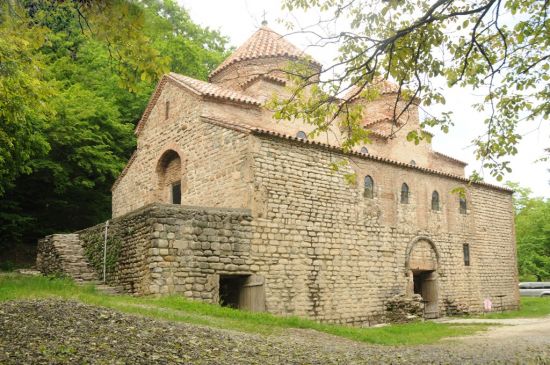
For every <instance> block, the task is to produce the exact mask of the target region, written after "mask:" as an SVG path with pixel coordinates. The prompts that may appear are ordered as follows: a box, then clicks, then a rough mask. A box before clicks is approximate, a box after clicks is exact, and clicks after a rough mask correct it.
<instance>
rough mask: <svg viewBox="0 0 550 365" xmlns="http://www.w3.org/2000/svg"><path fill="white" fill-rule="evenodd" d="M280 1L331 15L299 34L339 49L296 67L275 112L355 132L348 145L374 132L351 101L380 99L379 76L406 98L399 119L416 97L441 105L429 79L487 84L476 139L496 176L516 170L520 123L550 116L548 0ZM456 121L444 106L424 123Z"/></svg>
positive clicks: (481, 86)
mask: <svg viewBox="0 0 550 365" xmlns="http://www.w3.org/2000/svg"><path fill="white" fill-rule="evenodd" d="M283 6H284V7H285V8H286V9H288V10H290V11H292V10H295V9H301V10H304V11H307V10H309V9H311V8H317V9H319V10H320V11H321V12H322V14H328V15H326V17H325V18H323V19H321V20H320V21H319V22H318V23H317V24H314V25H312V26H307V27H303V28H300V29H296V30H295V32H301V33H307V34H308V35H310V36H312V37H314V38H315V37H316V40H315V41H314V42H313V43H312V45H314V46H320V47H322V46H325V45H328V44H338V46H339V53H340V54H339V56H338V57H337V59H336V60H335V63H334V64H333V65H331V66H330V67H328V68H325V69H324V70H322V71H321V72H320V75H319V73H312V72H311V69H310V68H303V67H297V68H294V69H291V70H290V71H289V72H290V73H291V74H292V75H293V76H294V78H295V81H296V82H295V83H296V87H295V89H294V90H293V91H294V92H293V96H292V97H290V98H289V99H287V100H285V101H279V103H278V105H277V106H276V116H277V117H279V118H281V119H293V118H302V119H305V120H306V121H307V122H309V123H311V124H313V125H314V126H315V127H316V131H317V132H322V131H325V130H326V129H327V126H328V125H330V124H333V123H340V124H341V127H345V128H347V129H348V130H349V131H350V133H349V135H348V137H347V139H346V140H345V141H344V148H351V147H352V146H354V145H356V144H358V143H360V142H362V141H366V140H368V136H367V135H365V133H364V131H363V130H362V128H361V126H360V116H361V113H360V112H358V110H357V108H356V107H355V106H354V107H351V105H350V101H351V100H352V99H353V98H355V97H356V96H364V97H367V98H373V97H376V93H377V90H376V88H375V87H374V86H373V85H374V84H375V83H376V82H375V81H376V79H377V78H384V79H393V80H395V81H396V83H397V84H398V88H399V89H398V94H397V95H398V97H397V100H396V105H398V103H399V102H400V101H402V102H405V103H406V107H405V109H404V110H402V109H400V108H394V110H395V111H394V115H393V120H394V123H395V122H396V121H397V119H399V117H400V116H401V115H402V114H403V113H404V112H406V109H408V108H409V107H411V105H413V104H414V102H415V100H418V99H417V98H421V100H422V106H429V105H431V104H433V103H443V104H444V103H445V99H444V96H443V95H442V93H441V91H440V90H438V89H437V88H436V86H434V84H433V83H432V81H431V80H437V79H442V80H445V81H446V82H447V85H448V86H449V87H452V86H469V87H472V88H474V89H479V90H481V91H482V92H485V98H484V99H483V101H482V102H480V103H479V104H477V105H476V107H477V108H478V109H479V110H482V111H486V113H487V114H488V117H487V119H486V120H485V126H486V129H485V130H486V133H485V134H484V135H482V136H479V137H478V138H477V139H476V140H475V141H474V142H475V145H476V146H477V147H476V157H477V158H478V159H481V160H482V161H483V166H484V167H486V168H488V169H489V170H490V171H491V174H492V175H493V176H495V177H496V178H497V179H498V180H501V179H502V177H503V174H504V173H505V172H507V171H510V167H509V161H507V157H508V156H510V155H514V154H516V153H517V144H518V142H519V140H520V139H521V136H520V135H519V133H518V131H517V127H518V123H519V122H520V121H522V120H525V121H533V120H536V119H544V120H547V119H548V116H549V115H550V102H549V101H548V100H550V83H549V80H550V74H549V71H550V51H549V47H548V46H549V44H550V23H549V22H550V20H548V18H547V16H548V8H549V1H548V0H482V1H457V0H436V1H431V0H382V1H357V0H284V1H283ZM343 23H346V24H349V29H347V30H345V31H340V32H334V31H331V29H333V28H336V27H331V26H330V25H334V24H339V25H341V24H343ZM319 77H320V78H321V80H322V81H321V82H320V84H319V85H318V86H314V84H315V83H316V80H317V79H318V78H319ZM346 93H347V96H346V97H345V98H343V99H342V95H345V94H346ZM335 100H338V102H336V103H335V102H334V101H335ZM452 124H453V122H452V120H451V116H450V114H449V113H443V114H442V115H441V116H438V117H430V118H427V119H426V120H424V121H423V123H422V127H426V126H431V127H438V128H441V129H442V130H443V131H444V132H447V131H448V130H449V127H450V126H451V125H452ZM395 126H396V130H398V127H397V123H395ZM423 138H429V136H428V135H426V134H423V133H419V132H411V133H410V134H409V136H408V139H411V140H415V141H416V142H418V141H419V140H421V139H423Z"/></svg>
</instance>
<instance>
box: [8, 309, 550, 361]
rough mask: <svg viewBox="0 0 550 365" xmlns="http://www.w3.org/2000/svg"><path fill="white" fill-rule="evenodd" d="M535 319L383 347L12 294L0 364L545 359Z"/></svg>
mask: <svg viewBox="0 0 550 365" xmlns="http://www.w3.org/2000/svg"><path fill="white" fill-rule="evenodd" d="M541 323H542V325H541ZM541 323H536V324H525V326H526V327H521V326H523V325H521V326H517V327H514V328H520V327H521V328H523V330H521V331H516V332H515V334H514V335H513V336H502V335H499V336H496V337H494V335H493V334H494V333H499V331H500V332H502V333H506V328H502V327H500V328H498V329H496V330H495V332H493V331H490V332H488V333H486V334H483V335H477V336H472V337H467V338H464V339H460V340H456V339H455V340H447V341H443V342H440V343H439V344H437V345H426V346H400V347H389V346H375V345H368V344H364V343H358V342H354V341H351V340H346V339H343V338H339V337H334V336H331V335H327V334H324V333H319V332H315V331H311V330H289V331H286V332H285V334H284V335H281V336H268V337H265V336H260V335H252V334H245V333H239V332H235V331H226V330H219V329H213V328H209V327H203V326H195V325H187V324H179V323H171V322H167V321H159V320H152V319H148V318H143V317H139V316H132V315H127V314H122V313H119V312H116V311H113V310H111V309H106V308H101V307H93V306H88V305H84V304H82V303H79V302H75V301H62V300H28V301H14V302H6V303H2V304H0V364H224V365H225V364H231V365H232V364H262V365H270V364H302V365H306V364H309V365H313V364H411V363H434V364H469V363H476V364H486V363H529V364H550V325H548V324H550V321H549V322H544V321H543V322H541ZM529 326H535V327H536V326H538V327H537V328H538V330H537V331H534V332H532V331H531V330H530V329H529V328H528V327H529ZM491 336H493V337H491Z"/></svg>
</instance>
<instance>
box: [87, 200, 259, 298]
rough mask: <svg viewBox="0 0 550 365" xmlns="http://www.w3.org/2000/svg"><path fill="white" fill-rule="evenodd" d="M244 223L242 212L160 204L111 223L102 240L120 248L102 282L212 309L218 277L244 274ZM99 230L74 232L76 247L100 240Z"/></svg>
mask: <svg viewBox="0 0 550 365" xmlns="http://www.w3.org/2000/svg"><path fill="white" fill-rule="evenodd" d="M250 220H251V217H250V212H249V211H248V210H246V209H222V208H203V207H189V206H179V205H173V204H160V203H156V204H151V205H148V206H146V207H144V208H142V209H139V210H137V211H135V212H132V213H130V214H127V215H124V216H122V217H119V218H115V219H113V220H111V221H110V223H109V230H108V236H109V237H111V238H112V237H116V238H117V240H118V241H119V242H121V243H122V246H121V249H120V254H119V259H118V263H117V265H116V267H115V268H114V270H113V273H112V275H109V276H108V277H107V279H108V280H107V281H108V283H109V284H111V285H113V286H117V287H119V288H121V289H123V290H124V291H125V292H128V293H134V294H140V295H146V294H176V293H178V294H182V295H185V296H187V297H189V298H194V299H199V300H204V301H207V302H214V303H217V300H218V298H217V295H218V275H219V274H220V273H228V274H239V273H241V274H243V273H244V274H249V273H250V269H251V265H252V262H251V260H250V259H249V250H250V237H251V232H250V230H251V228H250ZM104 229H105V225H104V224H100V225H97V226H95V227H91V228H88V229H85V230H82V231H79V232H78V234H79V236H80V240H81V242H82V245H83V246H84V247H86V245H87V244H91V243H92V242H93V241H95V239H96V237H97V236H98V235H99V236H101V237H103V234H104ZM98 274H101V273H99V272H98Z"/></svg>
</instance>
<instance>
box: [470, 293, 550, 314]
mask: <svg viewBox="0 0 550 365" xmlns="http://www.w3.org/2000/svg"><path fill="white" fill-rule="evenodd" d="M548 315H550V297H542V298H533V297H521V303H520V309H519V310H516V311H507V312H502V313H500V312H498V313H487V314H481V315H479V316H476V317H477V318H488V319H508V318H533V317H543V316H548Z"/></svg>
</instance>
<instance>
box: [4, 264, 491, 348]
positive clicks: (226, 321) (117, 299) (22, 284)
mask: <svg viewBox="0 0 550 365" xmlns="http://www.w3.org/2000/svg"><path fill="white" fill-rule="evenodd" d="M52 297H54V298H63V299H74V300H79V301H81V302H84V303H87V304H91V305H98V306H104V307H109V308H112V309H115V310H118V311H121V312H125V313H130V314H138V315H143V316H147V317H151V318H155V319H163V320H169V321H177V322H186V323H193V324H200V325H207V326H212V327H217V328H224V329H231V330H237V331H244V332H252V333H260V334H276V333H280V332H281V331H282V330H284V329H288V328H302V329H312V330H316V331H321V332H325V333H329V334H332V335H336V336H341V337H345V338H349V339H352V340H356V341H363V342H368V343H376V344H383V345H412V344H426V343H433V342H436V341H438V340H440V339H441V338H444V337H453V336H465V335H470V334H473V333H475V332H478V331H482V330H485V329H486V328H487V327H488V325H479V324H476V325H460V324H440V323H433V322H417V323H411V324H404V325H392V326H385V327H380V328H356V327H348V326H340V325H329V324H320V323H317V322H314V321H311V320H307V319H303V318H298V317H280V316H274V315H271V314H267V313H250V312H244V311H238V310H234V309H230V308H223V307H219V306H217V305H211V304H204V303H199V302H195V301H190V300H187V299H185V298H182V297H180V296H167V297H160V298H152V297H140V298H136V297H131V296H127V295H120V296H108V295H103V294H101V293H98V292H96V290H95V289H94V287H93V286H77V285H75V284H74V283H73V282H72V281H70V280H64V279H52V278H47V277H28V276H23V275H18V274H1V275H0V302H1V301H6V300H17V299H38V298H52Z"/></svg>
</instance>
